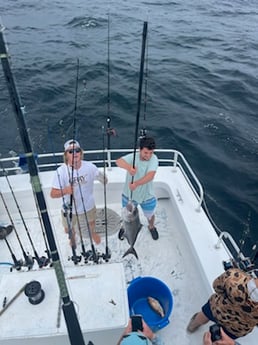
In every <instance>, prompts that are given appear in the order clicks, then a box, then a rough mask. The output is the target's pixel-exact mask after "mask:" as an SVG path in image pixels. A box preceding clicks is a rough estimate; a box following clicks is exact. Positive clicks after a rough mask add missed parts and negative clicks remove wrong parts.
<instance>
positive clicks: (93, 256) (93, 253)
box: [77, 170, 99, 263]
mask: <svg viewBox="0 0 258 345" xmlns="http://www.w3.org/2000/svg"><path fill="white" fill-rule="evenodd" d="M78 174H79V173H78V170H77V178H78V187H79V192H80V197H81V201H82V205H83V213H84V215H85V221H86V225H87V228H88V233H89V239H90V245H91V252H88V254H87V259H90V260H91V259H92V261H93V262H95V263H98V261H99V255H98V254H97V252H96V250H95V246H94V243H93V239H92V234H91V229H90V224H89V220H88V216H87V211H86V208H85V205H84V198H83V194H82V189H81V184H80V179H79V176H78Z"/></svg>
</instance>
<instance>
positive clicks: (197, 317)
mask: <svg viewBox="0 0 258 345" xmlns="http://www.w3.org/2000/svg"><path fill="white" fill-rule="evenodd" d="M209 321H210V320H209V319H208V318H207V316H206V315H204V313H203V312H202V311H199V312H198V313H196V314H194V315H193V316H192V317H191V320H190V322H189V324H188V326H187V331H188V332H190V333H193V332H195V331H196V330H197V329H198V328H199V327H200V326H202V325H204V324H205V323H207V322H209Z"/></svg>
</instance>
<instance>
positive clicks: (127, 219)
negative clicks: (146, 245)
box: [118, 202, 142, 259]
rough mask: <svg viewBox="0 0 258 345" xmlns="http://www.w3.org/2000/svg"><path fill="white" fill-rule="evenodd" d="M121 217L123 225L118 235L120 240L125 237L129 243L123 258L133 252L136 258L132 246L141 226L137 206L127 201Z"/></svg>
mask: <svg viewBox="0 0 258 345" xmlns="http://www.w3.org/2000/svg"><path fill="white" fill-rule="evenodd" d="M122 218H123V225H122V228H121V229H120V231H119V235H118V237H119V239H120V240H123V239H124V238H126V239H127V241H128V243H129V245H130V248H129V249H128V250H127V251H126V252H125V253H124V255H123V258H124V257H125V256H126V255H128V254H133V255H134V256H135V257H136V258H137V259H138V255H137V253H136V250H135V249H134V247H133V246H134V244H135V242H136V239H137V236H138V233H139V232H140V230H141V227H142V224H141V222H140V217H139V211H138V207H137V206H135V205H134V204H133V203H131V202H129V203H128V204H127V205H126V207H124V208H123V210H122Z"/></svg>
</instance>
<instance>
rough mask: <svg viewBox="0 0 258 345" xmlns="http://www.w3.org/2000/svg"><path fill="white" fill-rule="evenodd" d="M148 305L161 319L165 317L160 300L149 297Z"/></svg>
mask: <svg viewBox="0 0 258 345" xmlns="http://www.w3.org/2000/svg"><path fill="white" fill-rule="evenodd" d="M147 300H148V303H149V305H150V307H151V308H152V309H153V310H154V311H155V312H156V313H157V314H159V315H160V316H161V317H164V316H165V313H164V309H163V308H162V306H161V304H160V303H159V301H158V300H156V299H155V298H153V297H150V296H149V297H147Z"/></svg>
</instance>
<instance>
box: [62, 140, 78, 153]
mask: <svg viewBox="0 0 258 345" xmlns="http://www.w3.org/2000/svg"><path fill="white" fill-rule="evenodd" d="M72 145H73V146H74V147H81V146H80V144H79V142H78V141H77V140H74V139H70V140H67V141H66V142H65V144H64V149H65V151H66V150H68V149H69V147H70V146H72Z"/></svg>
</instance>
